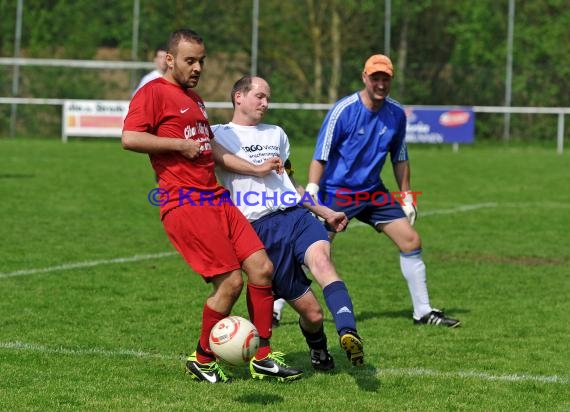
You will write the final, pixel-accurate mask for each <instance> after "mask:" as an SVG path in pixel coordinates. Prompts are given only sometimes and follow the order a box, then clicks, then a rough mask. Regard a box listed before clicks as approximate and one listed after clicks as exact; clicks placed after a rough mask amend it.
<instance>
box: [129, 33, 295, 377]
mask: <svg viewBox="0 0 570 412" xmlns="http://www.w3.org/2000/svg"><path fill="white" fill-rule="evenodd" d="M205 58H206V50H205V46H204V41H203V39H202V38H201V37H200V35H199V34H198V33H196V32H195V31H193V30H189V29H180V30H176V31H174V32H173V33H172V34H171V36H170V40H169V43H168V53H167V56H166V61H167V69H166V73H165V74H164V77H162V78H158V79H155V80H153V81H151V82H149V83H147V84H146V85H145V86H144V87H143V88H141V89H140V90H139V91H138V92H137V93H136V94H135V95H134V97H133V99H132V100H131V103H130V106H129V112H128V114H127V116H126V118H125V124H124V127H123V135H122V144H123V148H125V149H128V150H132V151H135V152H141V153H148V154H149V157H150V161H151V164H152V167H153V169H154V171H155V173H156V174H157V176H158V186H159V190H161V191H162V193H163V195H162V198H161V202H160V203H161V210H160V215H161V219H162V223H163V225H164V228H165V230H166V233H167V234H168V237H169V239H170V241H171V242H172V244H173V245H174V247H175V248H176V249H177V250H178V252H179V253H180V254H181V255H182V256H183V257H184V259H185V260H186V262H187V263H188V264H189V265H190V266H191V267H192V268H193V269H194V271H196V272H197V273H199V274H200V275H201V276H202V277H203V279H204V280H205V281H206V282H207V283H211V284H212V286H213V288H214V290H213V292H212V294H211V295H210V296H209V297H208V298H207V299H206V302H205V304H204V308H203V312H202V328H201V333H200V338H199V341H198V345H197V347H196V351H195V352H194V353H193V354H192V355H191V356H190V357H189V358H188V360H187V362H186V369H187V371H188V373H189V374H190V376H191V377H192V378H193V379H196V380H199V381H207V382H210V383H217V382H227V381H229V380H230V379H229V377H228V376H227V375H226V374H225V373H224V372H223V371H222V369H221V368H220V366H219V365H218V363H217V361H216V359H215V357H214V355H213V353H212V351H211V349H210V346H209V334H210V331H211V329H212V327H213V326H214V325H215V324H216V323H217V322H218V321H219V320H221V319H223V318H224V317H226V316H228V315H229V314H230V312H231V309H232V307H233V305H234V303H235V302H236V300H237V299H238V297H239V295H240V293H241V290H242V287H243V279H242V274H241V273H242V270H243V271H244V272H245V273H246V274H247V307H248V312H249V315H250V318H251V320H252V322H253V324H254V325H255V326H256V328H257V330H258V332H259V336H260V348H259V351H258V353H257V354H256V356H255V359H256V360H257V361H258V362H261V363H262V364H263V365H264V369H265V370H266V371H267V372H266V374H265V375H264V376H268V377H272V378H277V379H278V380H293V379H297V378H299V377H301V375H302V371H301V370H299V369H296V368H291V367H288V366H287V365H286V364H285V363H284V361H283V357H282V354H281V353H279V352H272V351H271V347H270V345H269V339H270V337H271V323H272V308H273V295H272V290H271V280H272V274H273V265H272V263H271V261H270V260H269V258H268V256H267V253H266V252H265V249H264V247H263V243H261V241H260V240H259V238H258V237H257V235H256V233H255V231H254V230H253V228H252V227H251V225H250V224H249V222H248V221H247V219H245V217H244V216H243V215H242V213H241V212H240V211H239V209H237V207H235V206H234V205H233V204H231V203H230V202H229V201H226V200H228V199H229V194H228V193H227V191H226V189H225V188H223V187H222V186H220V185H218V183H217V180H216V176H215V174H214V158H213V154H212V146H211V139H213V138H214V134H213V133H212V131H211V129H210V124H209V122H208V118H207V114H206V108H205V106H204V102H203V101H202V99H201V97H200V96H199V95H198V94H196V93H195V92H194V91H192V90H191V89H192V88H194V87H196V85H197V84H198V81H199V80H200V75H201V74H202V68H203V66H204V60H205ZM244 162H245V161H244ZM245 163H248V164H249V165H250V166H251V168H252V169H251V172H252V173H253V174H258V175H259V176H264V175H266V174H268V173H275V171H277V172H279V173H282V169H283V167H282V163H281V162H280V160H279V159H278V158H275V159H270V160H268V161H267V162H265V163H264V164H262V165H259V166H254V165H252V164H250V163H249V162H245ZM256 377H259V376H256Z"/></svg>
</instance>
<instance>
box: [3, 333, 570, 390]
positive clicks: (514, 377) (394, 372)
mask: <svg viewBox="0 0 570 412" xmlns="http://www.w3.org/2000/svg"><path fill="white" fill-rule="evenodd" d="M0 349H12V350H20V351H32V352H41V353H54V354H60V355H74V356H89V355H96V356H104V357H107V358H112V357H117V356H131V357H134V358H153V359H165V360H183V359H184V357H183V356H175V355H163V354H160V353H150V352H144V351H141V350H134V349H118V350H109V349H101V348H77V349H72V348H64V347H62V346H59V347H54V348H50V347H48V346H45V345H38V344H32V343H25V342H20V341H15V342H0ZM361 372H364V371H361ZM373 373H374V374H375V375H377V376H412V377H413V376H420V377H423V376H427V377H433V378H457V379H477V380H482V381H499V382H539V383H553V384H561V385H567V384H568V378H565V377H562V376H558V375H552V376H544V375H527V374H522V375H519V374H508V375H491V374H489V373H486V372H477V371H454V372H446V371H438V370H434V369H424V368H388V369H376V370H375V371H374V372H373Z"/></svg>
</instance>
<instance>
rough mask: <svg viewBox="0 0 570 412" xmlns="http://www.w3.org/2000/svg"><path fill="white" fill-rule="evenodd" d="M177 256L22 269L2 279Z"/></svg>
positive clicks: (164, 254) (135, 257) (0, 277)
mask: <svg viewBox="0 0 570 412" xmlns="http://www.w3.org/2000/svg"><path fill="white" fill-rule="evenodd" d="M175 254H176V252H163V253H155V254H151V255H135V256H130V257H122V258H116V259H102V260H91V261H86V262H75V263H65V264H63V265H58V266H50V267H47V268H40V269H22V270H17V271H15V272H8V273H0V279H2V278H11V277H14V276H26V275H35V274H37V273H49V272H55V271H58V270H70V269H80V268H88V267H93V266H99V265H110V264H113V263H126V262H139V261H141V260H149V259H160V258H163V257H168V256H172V255H175Z"/></svg>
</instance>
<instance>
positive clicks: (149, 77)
mask: <svg viewBox="0 0 570 412" xmlns="http://www.w3.org/2000/svg"><path fill="white" fill-rule="evenodd" d="M159 77H162V73H161V72H159V71H158V70H156V69H155V70H153V71H151V72H149V73H147V74H145V75H144V76H143V78H142V79H141V81H140V82H139V84H138V86H137V88H136V89H135V91H134V92H133V96H134V95H135V93H136V92H138V91H139V90H140V88H141V87H143V86H144V85H145V84H147V83H148V82H150V81H151V80H154V79H158V78H159Z"/></svg>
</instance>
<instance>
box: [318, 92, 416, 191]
mask: <svg viewBox="0 0 570 412" xmlns="http://www.w3.org/2000/svg"><path fill="white" fill-rule="evenodd" d="M405 135H406V114H405V112H404V109H403V108H402V106H400V104H399V103H398V102H396V101H395V100H392V99H390V98H387V99H385V100H384V104H383V105H382V107H381V108H380V110H379V111H377V112H373V111H371V110H369V109H368V108H367V107H366V106H364V104H363V103H362V100H361V99H360V94H359V92H356V93H353V94H351V95H349V96H346V97H344V98H342V99H340V100H339V101H338V102H336V103H335V104H334V106H333V107H332V108H331V109H330V110H329V112H328V113H327V115H326V117H325V120H324V122H323V124H322V126H321V130H320V131H319V135H318V138H317V144H316V147H315V152H314V154H313V159H314V160H323V161H325V162H326V165H325V169H324V173H323V176H322V178H321V181H320V182H319V186H320V188H321V190H322V191H326V192H328V193H333V192H335V191H336V190H337V189H341V188H345V189H350V190H352V191H355V192H356V191H371V190H376V189H378V188H384V184H383V182H382V180H381V178H380V172H381V171H382V167H383V166H384V163H385V162H386V157H387V155H388V153H390V159H391V161H392V163H397V162H401V161H406V160H408V149H407V147H406V142H405V140H404V138H405Z"/></svg>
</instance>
